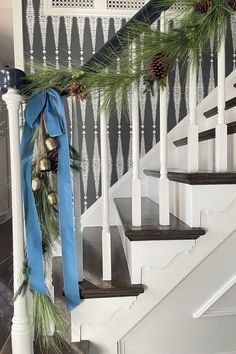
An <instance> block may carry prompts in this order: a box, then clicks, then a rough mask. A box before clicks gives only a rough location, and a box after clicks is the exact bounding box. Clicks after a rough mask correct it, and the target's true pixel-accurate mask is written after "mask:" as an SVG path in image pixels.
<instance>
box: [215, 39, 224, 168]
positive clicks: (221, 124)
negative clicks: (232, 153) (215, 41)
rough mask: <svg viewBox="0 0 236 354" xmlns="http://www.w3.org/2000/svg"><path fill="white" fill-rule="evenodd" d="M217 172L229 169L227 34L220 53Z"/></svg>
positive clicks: (216, 140) (216, 149)
mask: <svg viewBox="0 0 236 354" xmlns="http://www.w3.org/2000/svg"><path fill="white" fill-rule="evenodd" d="M215 169H216V172H225V171H227V125H226V124H225V34H224V35H223V36H222V42H221V47H220V50H219V53H218V120H217V126H216V139H215Z"/></svg>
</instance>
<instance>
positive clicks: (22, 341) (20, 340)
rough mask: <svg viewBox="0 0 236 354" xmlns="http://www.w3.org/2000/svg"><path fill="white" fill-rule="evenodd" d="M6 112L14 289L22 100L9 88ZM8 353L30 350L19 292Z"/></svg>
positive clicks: (18, 265) (20, 227) (19, 245)
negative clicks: (9, 161) (10, 348)
mask: <svg viewBox="0 0 236 354" xmlns="http://www.w3.org/2000/svg"><path fill="white" fill-rule="evenodd" d="M3 100H4V101H5V102H6V104H7V108H8V114H9V135H10V153H11V187H12V222H13V274H14V292H16V291H17V289H18V288H19V286H20V285H21V271H22V265H23V260H24V224H23V208H22V192H21V162H20V127H19V116H18V115H19V107H20V103H21V101H22V98H21V96H20V95H19V94H18V92H17V91H16V90H15V89H13V88H9V89H8V92H7V93H6V94H4V95H3ZM11 337H12V353H13V354H19V353H24V354H32V353H33V341H32V328H31V326H30V323H29V318H28V311H27V298H26V296H24V297H22V296H19V297H18V298H17V300H16V301H15V302H14V316H13V320H12V332H11Z"/></svg>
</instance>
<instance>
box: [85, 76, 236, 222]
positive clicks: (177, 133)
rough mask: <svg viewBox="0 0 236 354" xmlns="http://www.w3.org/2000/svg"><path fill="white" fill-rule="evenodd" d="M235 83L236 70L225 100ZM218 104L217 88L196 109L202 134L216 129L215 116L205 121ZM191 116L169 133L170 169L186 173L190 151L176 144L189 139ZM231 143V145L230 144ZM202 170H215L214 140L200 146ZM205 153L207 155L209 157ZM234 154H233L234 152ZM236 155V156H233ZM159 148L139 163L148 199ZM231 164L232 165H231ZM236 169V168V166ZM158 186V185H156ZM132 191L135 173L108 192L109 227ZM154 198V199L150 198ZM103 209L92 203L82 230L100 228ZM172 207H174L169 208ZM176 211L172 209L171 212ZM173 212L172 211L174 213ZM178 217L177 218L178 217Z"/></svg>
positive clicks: (232, 116)
mask: <svg viewBox="0 0 236 354" xmlns="http://www.w3.org/2000/svg"><path fill="white" fill-rule="evenodd" d="M235 82H236V70H234V71H233V72H232V73H231V74H230V75H229V76H228V77H227V78H226V79H225V85H226V100H229V99H231V98H232V97H234V96H236V89H235V88H234V87H233V84H234V83H235ZM216 102H217V88H215V89H214V90H213V91H212V92H211V93H210V94H209V95H208V96H207V97H206V98H204V100H202V101H201V102H200V103H199V105H198V107H197V117H198V126H199V131H204V130H206V129H211V128H214V127H215V126H216V123H217V119H216V116H214V117H211V118H208V119H206V118H205V116H204V114H203V113H204V112H205V111H207V110H208V109H210V108H213V107H214V106H215V105H216ZM235 111H236V108H233V109H231V110H229V111H226V112H225V119H226V123H229V122H231V121H234V120H235ZM188 123H189V122H188V115H187V116H186V117H185V118H183V119H182V120H181V121H180V122H179V123H178V124H177V125H176V126H175V127H174V128H173V129H172V130H171V131H170V132H169V133H168V137H167V138H168V144H167V149H168V169H172V168H173V169H186V166H187V147H186V146H183V147H180V148H176V147H175V145H174V144H173V142H174V141H175V140H177V139H180V138H183V137H185V136H187V130H188ZM231 140H232V141H231ZM229 141H230V149H231V150H232V151H233V149H232V146H233V144H234V135H232V136H231V137H229ZM199 147H200V151H199V168H200V169H205V170H206V169H209V170H211V169H212V168H213V157H214V140H210V141H205V142H201V143H200V144H199ZM206 151H207V152H208V153H206ZM232 151H231V152H232ZM234 154H235V153H234ZM234 154H233V153H232V156H231V160H235V161H236V157H235V155H234ZM159 156H160V145H159V143H157V144H156V145H155V146H154V147H153V148H152V149H151V150H150V151H149V152H148V153H146V154H145V155H144V156H143V157H142V158H141V159H140V177H141V183H142V196H149V195H150V191H149V190H148V184H149V182H150V179H151V178H152V177H147V176H145V174H144V173H143V170H144V169H159V167H160V159H159ZM231 164H232V163H231ZM235 168H236V166H235ZM156 186H158V182H156ZM131 191H132V169H130V170H129V171H128V172H127V173H126V174H124V175H123V176H122V177H121V178H120V179H119V180H118V181H117V182H116V183H115V184H114V185H113V186H112V187H111V188H110V190H109V196H110V208H109V210H110V225H116V220H117V216H118V213H117V210H116V206H115V204H114V201H113V200H114V199H115V198H119V197H131ZM150 197H151V196H150ZM101 205H102V201H101V198H99V199H98V200H97V201H96V202H95V203H93V204H92V205H91V206H90V207H89V208H88V209H87V210H86V211H85V212H84V213H83V214H82V216H81V225H82V227H89V226H101V220H102V217H101V210H102V208H101ZM170 207H171V205H170ZM172 209H173V208H172ZM172 212H173V210H172ZM177 216H178V215H177Z"/></svg>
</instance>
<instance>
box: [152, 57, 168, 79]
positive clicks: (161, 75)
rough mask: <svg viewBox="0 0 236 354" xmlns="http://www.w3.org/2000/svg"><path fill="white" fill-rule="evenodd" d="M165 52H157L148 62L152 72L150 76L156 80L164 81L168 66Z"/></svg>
mask: <svg viewBox="0 0 236 354" xmlns="http://www.w3.org/2000/svg"><path fill="white" fill-rule="evenodd" d="M165 59H166V54H165V53H161V52H160V53H157V54H155V55H154V56H153V57H152V59H151V63H150V69H151V73H152V77H153V79H154V80H157V81H164V80H165V79H166V77H167V75H168V69H169V66H168V64H167V63H166V62H165Z"/></svg>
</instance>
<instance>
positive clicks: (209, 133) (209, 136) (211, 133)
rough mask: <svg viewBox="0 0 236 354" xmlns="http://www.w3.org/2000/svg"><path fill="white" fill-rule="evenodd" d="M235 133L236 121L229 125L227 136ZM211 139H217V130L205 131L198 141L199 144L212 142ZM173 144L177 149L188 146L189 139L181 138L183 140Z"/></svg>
mask: <svg viewBox="0 0 236 354" xmlns="http://www.w3.org/2000/svg"><path fill="white" fill-rule="evenodd" d="M235 133H236V121H235V122H231V123H228V124H227V134H228V135H231V134H235ZM211 139H215V128H213V129H208V130H205V131H203V132H201V133H199V134H198V141H199V142H201V141H206V140H211ZM173 144H174V145H175V146H176V147H179V146H184V145H187V144H188V138H187V137H185V138H181V139H178V140H175V141H174V142H173Z"/></svg>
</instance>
